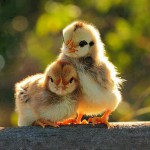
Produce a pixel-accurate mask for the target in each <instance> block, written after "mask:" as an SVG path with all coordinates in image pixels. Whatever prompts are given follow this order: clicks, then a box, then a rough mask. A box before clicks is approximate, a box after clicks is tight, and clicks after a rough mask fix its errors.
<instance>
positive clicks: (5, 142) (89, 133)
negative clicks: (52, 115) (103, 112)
mask: <svg viewBox="0 0 150 150" xmlns="http://www.w3.org/2000/svg"><path fill="white" fill-rule="evenodd" d="M47 149H48V150H53V149H54V150H57V149H60V150H72V149H73V150H79V149H81V150H93V149H96V150H99V149H102V150H105V149H114V150H124V149H125V150H131V149H132V150H150V122H133V123H132V122H126V123H125V122H119V123H111V127H110V129H107V128H106V127H105V126H104V125H95V126H92V125H74V126H62V127H60V128H53V127H47V128H44V129H43V128H41V127H21V128H2V127H1V128H0V150H47Z"/></svg>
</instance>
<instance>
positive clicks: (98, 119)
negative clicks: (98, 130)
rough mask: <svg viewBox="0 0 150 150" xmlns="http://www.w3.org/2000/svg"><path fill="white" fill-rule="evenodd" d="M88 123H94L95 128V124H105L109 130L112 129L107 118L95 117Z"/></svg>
mask: <svg viewBox="0 0 150 150" xmlns="http://www.w3.org/2000/svg"><path fill="white" fill-rule="evenodd" d="M88 122H92V124H93V126H94V125H95V124H105V125H106V126H107V128H109V127H110V124H109V122H108V119H107V118H105V117H103V116H102V117H93V118H89V119H88Z"/></svg>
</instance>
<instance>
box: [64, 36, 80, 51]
mask: <svg viewBox="0 0 150 150" xmlns="http://www.w3.org/2000/svg"><path fill="white" fill-rule="evenodd" d="M66 46H67V47H68V53H75V52H77V51H78V50H76V46H75V44H74V42H73V40H72V39H70V40H68V41H67V43H66Z"/></svg>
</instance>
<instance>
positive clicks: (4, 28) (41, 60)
mask: <svg viewBox="0 0 150 150" xmlns="http://www.w3.org/2000/svg"><path fill="white" fill-rule="evenodd" d="M77 19H81V20H85V21H88V22H91V23H93V24H95V25H96V26H97V28H98V29H99V30H100V32H101V37H102V41H103V42H104V43H105V48H106V52H107V55H108V56H109V59H110V60H111V61H112V62H113V63H114V64H115V65H116V66H117V68H118V70H119V72H121V76H122V77H123V78H124V79H126V80H127V81H126V82H125V83H124V86H123V90H122V93H123V102H122V103H121V104H120V105H119V107H118V109H117V110H116V111H115V112H114V113H113V115H112V116H111V117H110V120H111V121H136V120H150V2H149V0H132V1H131V0H82V1H81V0H64V1H57V0H56V1H51V0H38V1H35V0H1V1H0V126H15V125H16V121H17V116H16V114H15V113H14V102H15V100H14V84H15V83H16V82H18V81H20V80H21V79H23V78H25V77H27V76H28V75H32V74H35V73H38V72H42V71H44V69H45V67H46V66H47V64H48V63H50V62H52V61H54V60H55V59H56V57H57V55H58V54H59V52H60V47H61V44H62V29H63V28H64V27H65V26H66V25H68V24H69V23H71V22H72V21H74V20H77Z"/></svg>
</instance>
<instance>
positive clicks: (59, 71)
mask: <svg viewBox="0 0 150 150" xmlns="http://www.w3.org/2000/svg"><path fill="white" fill-rule="evenodd" d="M78 84H79V81H78V76H77V73H76V70H75V68H74V67H73V66H72V65H71V64H70V63H68V62H67V61H59V60H58V61H55V62H54V63H52V64H50V65H49V66H48V67H47V69H46V71H45V73H44V74H37V75H33V76H30V77H28V78H26V79H24V80H23V81H21V82H19V83H17V84H16V85H15V97H16V110H17V112H18V117H19V118H18V125H19V126H28V125H32V123H33V122H34V124H35V125H40V126H42V127H45V126H46V125H50V126H54V127H57V126H58V124H57V122H58V121H63V120H65V119H67V118H69V117H71V116H74V115H75V114H76V110H77V105H78V102H77V99H78V96H79V94H80V90H79V88H78Z"/></svg>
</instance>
